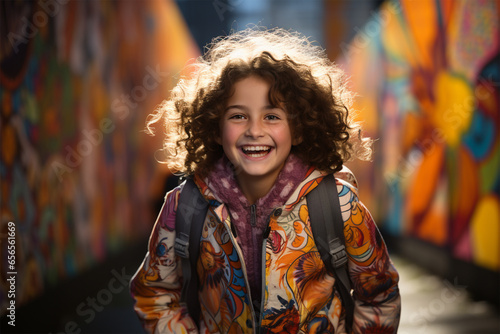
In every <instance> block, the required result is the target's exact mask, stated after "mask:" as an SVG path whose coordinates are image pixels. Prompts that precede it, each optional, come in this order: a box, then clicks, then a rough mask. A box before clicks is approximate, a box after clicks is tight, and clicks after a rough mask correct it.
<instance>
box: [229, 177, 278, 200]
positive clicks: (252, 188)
mask: <svg viewBox="0 0 500 334" xmlns="http://www.w3.org/2000/svg"><path fill="white" fill-rule="evenodd" d="M278 175H279V171H277V172H276V173H273V174H271V175H265V176H249V175H242V174H239V175H237V176H236V179H237V180H238V184H239V186H240V188H241V192H242V193H243V195H245V197H246V198H247V200H248V202H249V203H250V204H255V202H257V200H258V199H259V198H262V197H264V196H265V195H266V194H267V193H268V192H269V191H270V190H271V188H272V187H273V185H274V182H276V179H277V178H278Z"/></svg>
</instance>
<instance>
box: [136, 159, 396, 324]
mask: <svg viewBox="0 0 500 334" xmlns="http://www.w3.org/2000/svg"><path fill="white" fill-rule="evenodd" d="M346 175H347V178H348V179H349V175H348V174H344V176H346ZM324 176H325V174H324V173H322V172H320V171H318V170H315V169H314V168H310V169H309V170H308V171H307V173H306V177H305V179H304V180H303V181H302V182H301V183H300V185H299V186H298V187H297V188H296V189H295V190H294V192H293V193H292V195H291V196H290V197H289V198H288V200H287V201H286V203H285V205H284V206H282V207H278V208H275V209H274V210H273V212H272V213H271V215H270V216H269V222H268V223H269V225H268V229H267V231H266V233H265V236H264V242H263V250H262V252H263V253H262V254H264V255H263V256H262V261H263V265H262V267H263V268H265V270H262V275H263V276H262V280H263V282H264V284H263V292H262V307H261V310H262V312H261V314H260V319H258V320H256V319H255V313H254V309H253V307H252V302H251V300H252V298H251V296H250V289H249V288H248V286H249V284H248V276H247V270H246V266H245V262H244V261H243V257H242V251H241V249H240V247H239V245H238V242H237V238H236V237H235V235H234V230H233V232H232V226H231V216H230V214H229V211H228V209H227V206H226V205H225V204H224V203H220V202H219V201H217V199H216V198H215V197H214V196H213V193H212V192H211V189H209V187H208V186H207V184H206V183H205V182H204V181H203V180H201V179H200V178H198V177H195V182H196V183H197V185H198V187H199V188H200V190H201V192H202V194H203V195H204V196H205V198H206V199H207V200H208V201H209V203H210V206H209V210H208V213H207V216H206V219H205V223H204V227H203V233H202V239H201V240H200V256H199V259H198V268H197V270H198V275H199V277H200V282H201V283H200V284H201V286H200V290H199V300H200V304H201V309H202V316H201V319H199V320H200V321H199V328H198V327H197V326H196V324H195V322H194V321H193V319H192V318H191V317H190V316H189V314H188V313H187V308H186V306H185V305H183V304H179V299H180V293H181V288H182V269H181V262H180V259H179V258H178V257H177V256H176V255H175V252H174V239H175V214H176V210H177V202H178V197H179V193H180V191H181V190H182V185H181V186H179V187H177V188H175V189H174V190H172V191H170V192H169V193H168V194H167V195H166V198H165V203H164V205H163V208H162V210H161V212H160V215H159V217H158V219H157V221H156V224H155V227H154V229H153V232H152V235H151V238H150V242H149V252H148V253H147V255H146V258H145V259H144V262H143V264H142V265H141V267H140V268H139V270H138V271H137V273H136V274H135V276H134V277H133V278H132V281H131V286H130V288H131V293H132V296H133V297H134V299H135V311H136V312H137V314H138V316H139V318H140V319H141V321H142V323H143V326H144V328H145V329H146V330H147V331H148V332H151V333H197V332H199V333H254V332H255V333H257V332H259V331H260V332H262V333H325V332H326V333H346V329H345V320H344V318H345V315H344V310H343V307H342V304H341V300H340V295H339V293H338V292H337V291H336V289H335V287H334V283H335V278H334V277H332V276H331V275H329V274H328V273H327V272H326V269H325V266H324V264H323V262H322V260H321V258H320V256H319V253H318V250H317V248H316V244H315V242H314V239H313V235H312V232H311V227H310V224H309V215H308V207H307V200H306V197H305V195H306V194H307V193H309V192H310V191H311V190H313V189H314V188H315V187H316V186H317V185H318V184H319V183H320V182H321V180H322V179H323V177H324ZM336 176H337V175H336ZM351 176H352V174H351ZM344 178H345V177H344ZM352 180H353V177H352V178H350V179H349V181H351V182H352ZM336 182H337V190H338V193H339V199H340V204H341V210H342V216H343V219H344V234H345V240H346V249H347V253H348V269H349V274H350V278H351V281H352V287H353V290H354V292H353V297H354V300H355V310H354V323H353V329H352V331H353V332H354V333H395V332H397V328H398V324H399V317H400V307H401V305H400V295H399V289H398V279H399V277H398V273H397V272H396V270H395V268H394V266H393V265H392V262H391V260H390V258H389V255H388V253H387V249H386V246H385V244H384V242H383V239H382V237H381V236H380V234H379V231H378V229H377V227H376V225H375V223H374V221H373V219H372V217H371V215H370V213H369V212H368V210H367V209H366V208H365V207H364V206H363V204H362V203H361V202H359V200H358V197H357V189H356V188H355V187H354V185H352V184H351V183H349V182H347V181H344V180H342V179H340V178H338V177H337V178H336ZM352 183H354V182H352Z"/></svg>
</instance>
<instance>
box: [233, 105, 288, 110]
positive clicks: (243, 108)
mask: <svg viewBox="0 0 500 334" xmlns="http://www.w3.org/2000/svg"><path fill="white" fill-rule="evenodd" d="M275 108H279V107H276V106H273V105H270V104H268V105H267V106H265V107H264V109H266V110H268V109H275ZM229 109H241V110H248V107H245V106H244V105H241V104H233V105H230V106H227V107H226V109H225V110H224V111H228V110H229Z"/></svg>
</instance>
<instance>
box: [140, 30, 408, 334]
mask: <svg viewBox="0 0 500 334" xmlns="http://www.w3.org/2000/svg"><path fill="white" fill-rule="evenodd" d="M349 106H350V94H349V92H348V91H347V90H346V89H345V82H344V77H343V73H342V72H341V71H340V70H339V69H338V68H337V67H336V66H335V65H334V64H333V63H331V62H330V61H329V60H328V59H327V57H326V55H325V52H324V50H322V49H321V48H320V47H318V46H316V45H313V44H312V43H311V42H309V41H308V40H307V39H306V38H304V37H302V36H300V35H298V34H295V33H290V32H287V31H284V30H281V29H274V30H259V29H249V30H246V31H243V32H239V33H235V34H232V35H230V36H228V37H225V38H220V39H218V40H217V41H215V42H214V43H213V44H212V45H211V47H210V49H209V51H208V52H207V54H206V55H205V56H204V57H203V58H201V59H199V62H198V63H197V65H196V70H195V71H194V74H193V75H192V77H191V78H190V79H188V80H186V81H181V82H180V83H179V84H178V85H177V87H176V88H175V89H174V90H173V92H172V96H171V98H170V99H169V100H167V101H166V102H164V103H163V105H162V106H161V107H160V108H159V109H158V110H157V113H156V114H154V115H153V116H152V118H151V121H150V124H149V125H150V126H151V125H152V124H154V123H156V122H157V121H160V120H162V119H163V120H165V129H166V140H165V151H166V152H167V156H168V158H167V161H166V162H167V164H168V165H169V167H170V168H171V169H173V170H175V171H180V172H183V173H185V174H187V175H189V176H190V177H192V178H193V179H194V181H195V183H196V185H197V186H198V188H199V190H200V192H201V193H202V195H203V196H204V197H205V199H206V200H207V202H208V203H209V210H208V212H207V216H206V219H205V223H204V226H203V233H202V237H201V239H200V245H201V246H200V255H199V258H198V268H197V274H198V276H199V278H200V287H199V290H198V298H199V302H200V306H201V315H200V318H199V319H193V318H192V317H191V316H190V315H189V314H188V311H187V308H186V305H184V304H182V303H180V292H181V289H182V268H181V263H180V260H179V258H178V257H177V256H176V254H175V251H174V247H173V245H174V240H175V215H176V212H177V203H178V197H179V194H180V192H182V189H183V185H184V184H182V185H180V186H179V187H177V188H175V189H174V190H172V191H170V192H169V193H168V194H167V195H166V198H165V204H164V206H163V208H162V210H161V212H160V215H159V217H158V219H157V222H156V224H155V227H154V229H153V232H152V235H151V238H150V243H149V252H148V254H147V255H146V258H145V260H144V262H143V264H142V265H141V267H140V268H139V270H138V272H137V273H136V275H135V276H134V278H133V279H132V282H131V292H132V295H133V297H134V298H135V300H136V303H135V310H136V312H137V314H138V315H139V317H140V319H141V320H142V322H143V325H144V327H145V329H146V330H147V331H149V332H155V333H171V332H175V333H185V332H200V333H254V332H255V333H258V332H263V333H345V332H346V328H348V327H351V328H352V331H353V332H355V333H395V332H396V331H397V328H398V324H399V316H400V297H399V290H398V274H397V272H396V270H395V269H394V266H393V265H392V262H391V261H390V258H389V255H388V253H387V250H386V246H385V244H384V242H383V240H382V238H381V236H380V234H379V231H378V229H377V227H376V225H375V223H374V221H373V219H372V217H371V215H370V213H369V212H368V210H367V209H366V208H365V207H364V206H363V204H362V203H361V202H360V201H359V200H358V197H357V188H356V187H357V184H356V181H355V178H354V176H353V175H352V174H351V173H350V172H349V171H348V170H346V169H343V163H344V162H345V161H348V160H350V159H351V158H354V157H357V158H362V159H367V158H369V156H370V153H371V151H370V144H371V142H370V140H368V139H364V138H361V137H360V135H359V127H358V126H357V125H356V124H355V123H353V122H352V121H351V118H350V116H349V113H348V111H349V109H348V108H349ZM331 173H336V174H335V176H336V185H337V190H338V193H339V200H340V203H341V210H342V218H343V220H344V234H345V240H346V249H347V255H348V271H349V276H350V280H351V282H352V287H353V298H354V301H355V309H354V320H353V323H352V324H346V315H345V310H344V308H343V304H342V300H341V299H340V295H339V293H338V291H337V290H336V285H335V280H336V277H333V276H332V275H331V274H330V273H329V272H327V270H326V268H325V265H324V263H323V262H322V261H321V258H320V257H319V256H318V249H317V247H316V244H315V240H314V237H313V234H312V231H311V226H310V221H309V214H308V212H309V211H308V203H307V199H306V197H305V195H306V194H307V193H309V192H311V191H314V189H315V188H316V187H317V185H318V184H319V183H320V182H322V180H323V178H324V177H325V176H326V175H328V174H331ZM165 259H169V261H165Z"/></svg>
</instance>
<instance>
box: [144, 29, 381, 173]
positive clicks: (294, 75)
mask: <svg viewBox="0 0 500 334" xmlns="http://www.w3.org/2000/svg"><path fill="white" fill-rule="evenodd" d="M192 66H194V69H193V71H192V74H191V76H190V78H187V79H181V80H180V81H179V83H178V84H177V86H176V87H175V88H174V89H173V90H172V93H171V97H170V99H168V100H166V101H164V102H163V103H162V104H161V105H160V106H159V107H158V108H157V110H156V113H154V114H152V115H151V116H150V118H149V120H148V124H147V128H148V130H149V131H150V133H153V127H152V125H153V124H154V123H156V122H158V121H160V120H161V119H163V120H164V121H165V130H166V132H165V135H166V139H165V142H164V150H165V152H166V155H167V159H166V163H167V165H168V166H169V168H170V169H171V170H173V171H176V172H182V173H187V174H190V175H192V174H195V173H198V174H200V175H206V174H207V173H208V172H209V171H210V170H211V168H212V167H213V166H214V163H215V162H216V161H217V160H218V159H220V158H221V157H222V156H223V154H224V153H223V150H222V147H221V146H220V145H219V144H218V143H217V142H216V138H218V137H219V135H220V133H219V132H220V120H221V117H222V116H223V114H224V110H225V108H226V103H227V100H228V98H229V97H230V96H231V94H232V93H233V87H234V84H235V83H236V82H238V81H239V80H242V79H244V78H247V77H249V76H258V77H260V78H262V79H264V80H266V81H268V82H269V83H270V85H271V88H270V91H269V101H270V102H271V103H272V104H273V105H283V106H284V109H285V110H286V112H287V115H288V119H289V122H290V127H291V131H292V134H293V135H294V136H297V137H299V138H301V139H302V141H301V143H300V144H298V145H296V146H293V147H292V153H293V154H295V155H296V156H298V157H299V158H301V159H302V160H303V161H304V162H305V163H307V164H309V165H312V166H315V167H317V168H318V169H320V170H324V171H330V172H335V171H338V170H340V169H341V168H342V164H343V163H344V162H345V161H348V160H350V159H351V158H352V157H353V156H356V157H358V158H360V159H363V160H368V159H369V158H370V156H371V143H372V141H371V140H370V139H368V138H362V137H361V135H360V133H361V132H360V128H359V125H358V124H356V123H354V122H353V121H352V118H351V116H350V114H349V107H350V105H351V97H352V95H351V93H350V91H349V90H348V89H347V88H346V80H345V75H344V73H343V71H342V70H340V69H339V68H338V67H337V66H336V65H335V64H334V63H332V62H331V61H330V60H328V58H327V56H326V53H325V51H324V49H322V48H321V47H320V46H318V45H316V44H314V43H312V42H311V41H309V39H307V38H305V37H304V36H302V35H300V34H299V33H296V32H290V31H286V30H283V29H278V28H275V29H271V30H267V29H263V28H251V29H247V30H244V31H241V32H237V33H233V34H231V35H229V36H227V37H219V38H218V39H215V40H214V41H213V42H212V43H211V44H210V45H209V46H208V51H207V52H206V54H205V56H203V57H200V58H199V59H198V60H197V62H196V63H195V64H194V65H192Z"/></svg>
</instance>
